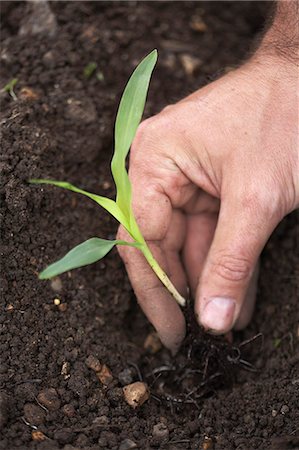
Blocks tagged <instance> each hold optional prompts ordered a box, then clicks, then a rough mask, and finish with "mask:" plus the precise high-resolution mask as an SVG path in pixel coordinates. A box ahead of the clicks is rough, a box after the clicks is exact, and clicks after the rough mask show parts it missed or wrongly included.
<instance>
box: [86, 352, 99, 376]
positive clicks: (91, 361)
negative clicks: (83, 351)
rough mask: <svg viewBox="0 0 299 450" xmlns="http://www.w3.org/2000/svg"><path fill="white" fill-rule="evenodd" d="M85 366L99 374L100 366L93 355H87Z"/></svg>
mask: <svg viewBox="0 0 299 450" xmlns="http://www.w3.org/2000/svg"><path fill="white" fill-rule="evenodd" d="M85 364H86V365H87V367H88V368H89V369H91V370H94V371H95V372H100V371H101V369H102V364H101V363H100V361H99V360H98V359H97V358H96V357H95V356H93V355H89V356H88V358H86V360H85Z"/></svg>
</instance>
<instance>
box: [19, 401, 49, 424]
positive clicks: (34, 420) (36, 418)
mask: <svg viewBox="0 0 299 450" xmlns="http://www.w3.org/2000/svg"><path fill="white" fill-rule="evenodd" d="M24 416H25V419H26V420H27V422H29V423H30V424H31V425H41V424H42V423H44V421H45V418H46V412H45V411H44V410H43V409H42V408H41V407H40V406H38V405H35V404H34V403H26V404H25V406H24Z"/></svg>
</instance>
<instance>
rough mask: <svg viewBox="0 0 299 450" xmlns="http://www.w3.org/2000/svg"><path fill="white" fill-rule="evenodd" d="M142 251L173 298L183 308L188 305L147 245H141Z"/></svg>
mask: <svg viewBox="0 0 299 450" xmlns="http://www.w3.org/2000/svg"><path fill="white" fill-rule="evenodd" d="M139 248H140V250H141V251H142V253H143V255H144V257H145V258H146V260H147V262H148V263H149V265H150V266H151V268H152V269H153V271H154V272H155V274H156V275H157V277H158V278H159V280H160V281H161V282H162V283H163V284H164V286H165V287H166V289H167V290H168V291H169V292H170V293H171V295H172V296H173V298H174V299H175V300H176V301H177V303H178V304H179V305H181V306H185V305H186V300H185V299H184V297H182V296H181V294H180V293H179V292H178V291H177V289H176V288H175V287H174V285H173V284H172V282H171V281H170V279H169V278H168V276H167V275H166V273H165V272H164V270H163V269H162V268H161V267H160V266H159V264H158V262H157V261H156V260H155V258H154V257H153V254H152V252H151V251H150V249H149V247H148V246H147V244H146V243H143V244H142V245H140V247H139Z"/></svg>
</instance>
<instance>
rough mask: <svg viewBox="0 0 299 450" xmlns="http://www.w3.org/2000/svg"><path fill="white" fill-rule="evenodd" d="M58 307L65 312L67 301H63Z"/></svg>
mask: <svg viewBox="0 0 299 450" xmlns="http://www.w3.org/2000/svg"><path fill="white" fill-rule="evenodd" d="M58 309H59V311H60V312H65V311H66V310H67V303H61V304H60V305H58Z"/></svg>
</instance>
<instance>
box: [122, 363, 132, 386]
mask: <svg viewBox="0 0 299 450" xmlns="http://www.w3.org/2000/svg"><path fill="white" fill-rule="evenodd" d="M134 376H135V370H134V369H133V368H131V367H127V368H126V369H124V370H122V371H121V372H119V374H118V381H119V382H120V384H121V385H122V386H126V385H127V384H131V383H133V381H134Z"/></svg>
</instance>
